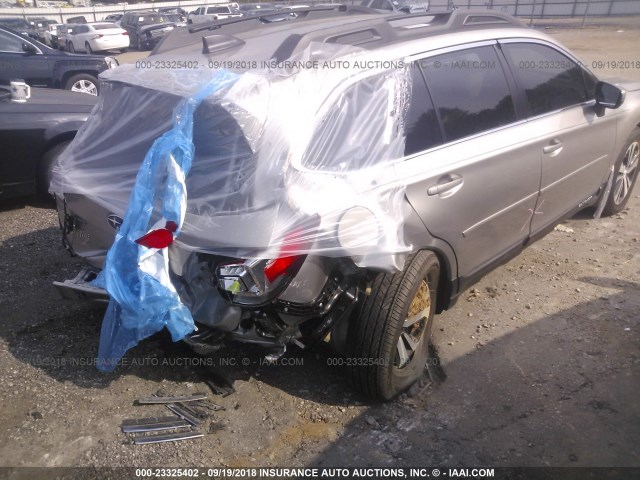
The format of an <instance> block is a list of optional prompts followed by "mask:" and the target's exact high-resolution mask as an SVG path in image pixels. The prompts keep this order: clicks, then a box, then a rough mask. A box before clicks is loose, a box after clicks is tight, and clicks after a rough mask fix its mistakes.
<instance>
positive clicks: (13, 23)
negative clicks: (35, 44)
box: [0, 17, 38, 40]
mask: <svg viewBox="0 0 640 480" xmlns="http://www.w3.org/2000/svg"><path fill="white" fill-rule="evenodd" d="M0 27H7V28H12V29H13V30H16V31H17V32H20V33H22V34H23V35H27V36H29V37H31V38H33V39H35V40H37V39H38V31H37V30H36V28H35V27H34V26H33V25H31V24H30V23H29V22H27V21H26V20H23V19H22V18H18V17H9V18H0Z"/></svg>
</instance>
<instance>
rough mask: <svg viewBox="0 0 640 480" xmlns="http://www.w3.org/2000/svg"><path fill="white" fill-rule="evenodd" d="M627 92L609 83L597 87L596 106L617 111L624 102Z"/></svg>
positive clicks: (600, 83)
mask: <svg viewBox="0 0 640 480" xmlns="http://www.w3.org/2000/svg"><path fill="white" fill-rule="evenodd" d="M624 97H625V91H624V90H622V89H620V88H618V87H616V86H615V85H611V84H610V83H607V82H598V84H597V85H596V105H598V106H600V107H603V108H612V109H616V108H618V107H619V106H620V105H622V102H624Z"/></svg>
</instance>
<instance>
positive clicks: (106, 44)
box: [66, 23, 129, 53]
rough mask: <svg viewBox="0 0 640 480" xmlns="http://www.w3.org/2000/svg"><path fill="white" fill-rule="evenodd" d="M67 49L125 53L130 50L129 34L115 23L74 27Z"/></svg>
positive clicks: (69, 36) (67, 42)
mask: <svg viewBox="0 0 640 480" xmlns="http://www.w3.org/2000/svg"><path fill="white" fill-rule="evenodd" d="M66 47H67V50H68V51H70V52H82V51H84V52H86V53H94V52H102V51H105V50H120V51H121V52H122V53H124V52H126V51H127V48H129V34H128V33H127V31H126V30H124V29H122V28H120V27H118V26H117V25H116V24H114V23H86V24H81V25H74V26H73V28H71V29H70V31H69V33H68V36H67V40H66Z"/></svg>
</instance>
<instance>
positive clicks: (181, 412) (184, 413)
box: [167, 403, 204, 427]
mask: <svg viewBox="0 0 640 480" xmlns="http://www.w3.org/2000/svg"><path fill="white" fill-rule="evenodd" d="M167 408H168V409H169V410H171V411H172V412H173V413H175V414H176V415H178V416H179V417H180V418H182V419H183V420H186V421H187V422H189V423H190V424H191V425H193V426H194V427H199V426H200V425H202V423H203V422H204V420H203V419H201V418H199V417H197V416H196V415H194V414H193V413H191V412H190V411H188V410H187V409H185V408H184V406H181V405H177V404H175V403H170V404H168V405H167Z"/></svg>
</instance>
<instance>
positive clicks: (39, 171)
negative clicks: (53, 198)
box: [0, 86, 97, 199]
mask: <svg viewBox="0 0 640 480" xmlns="http://www.w3.org/2000/svg"><path fill="white" fill-rule="evenodd" d="M96 102H97V97H94V96H90V95H80V94H79V93H71V92H64V91H60V90H50V89H42V88H32V89H31V97H30V98H29V99H28V100H27V101H26V102H25V103H17V102H13V101H12V100H11V92H10V89H9V87H5V86H0V199H5V198H10V197H18V196H22V195H31V194H33V193H35V192H36V191H37V192H38V194H40V195H42V196H46V195H47V190H48V188H49V175H50V170H51V168H52V166H53V164H54V162H55V160H56V158H57V157H58V156H59V155H60V154H61V153H62V152H63V151H64V149H65V148H66V146H67V145H68V144H69V142H70V141H71V140H72V139H73V137H74V136H75V135H76V132H77V131H78V128H80V126H81V125H82V124H83V123H84V121H85V120H86V119H87V117H88V116H89V113H90V112H91V109H92V108H93V106H94V105H95V104H96Z"/></svg>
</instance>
